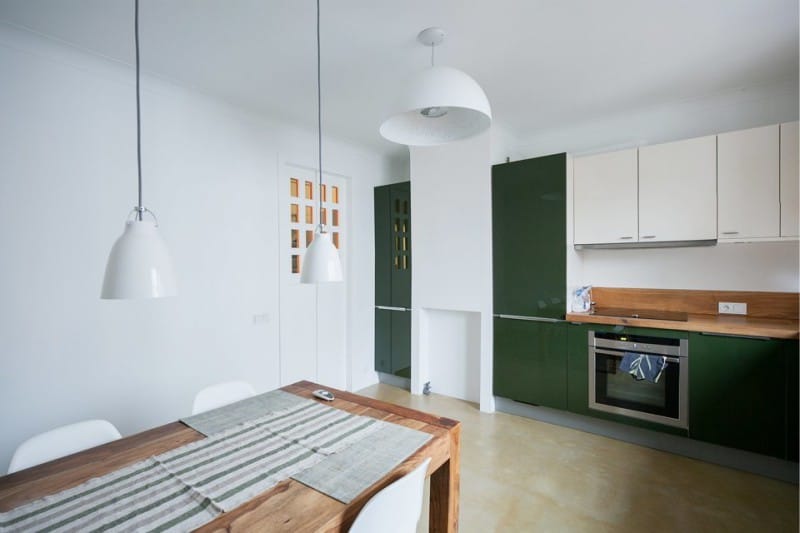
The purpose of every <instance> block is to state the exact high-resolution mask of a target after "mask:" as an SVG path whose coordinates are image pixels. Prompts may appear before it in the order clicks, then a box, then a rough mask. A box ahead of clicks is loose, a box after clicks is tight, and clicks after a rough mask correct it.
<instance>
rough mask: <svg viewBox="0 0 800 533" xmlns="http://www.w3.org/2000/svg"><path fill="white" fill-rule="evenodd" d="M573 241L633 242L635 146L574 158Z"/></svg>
mask: <svg viewBox="0 0 800 533" xmlns="http://www.w3.org/2000/svg"><path fill="white" fill-rule="evenodd" d="M573 175H574V204H573V206H574V209H575V211H574V220H575V244H603V243H613V242H636V231H637V212H636V209H637V205H636V195H637V180H636V149H631V150H621V151H619V152H610V153H607V154H598V155H590V156H584V157H576V158H575V160H574V163H573Z"/></svg>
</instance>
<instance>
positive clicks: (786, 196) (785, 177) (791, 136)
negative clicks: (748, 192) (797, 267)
mask: <svg viewBox="0 0 800 533" xmlns="http://www.w3.org/2000/svg"><path fill="white" fill-rule="evenodd" d="M797 125H798V123H797V122H790V123H788V124H781V182H780V183H781V237H797V236H798V234H800V228H798V226H800V220H798V195H800V168H799V167H798V142H800V140H799V139H798V128H797Z"/></svg>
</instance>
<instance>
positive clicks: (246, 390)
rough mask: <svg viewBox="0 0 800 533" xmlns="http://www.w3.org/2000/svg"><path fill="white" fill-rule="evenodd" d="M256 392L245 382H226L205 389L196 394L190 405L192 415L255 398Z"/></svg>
mask: <svg viewBox="0 0 800 533" xmlns="http://www.w3.org/2000/svg"><path fill="white" fill-rule="evenodd" d="M255 394H256V391H255V389H254V388H253V386H252V385H250V384H249V383H247V382H246V381H227V382H225V383H217V384H216V385H211V386H210V387H206V388H205V389H203V390H201V391H200V392H198V393H197V395H196V396H195V397H194V404H193V405H192V414H193V415H196V414H197V413H202V412H205V411H210V410H211V409H216V408H217V407H222V406H223V405H228V404H229V403H233V402H238V401H239V400H244V399H245V398H249V397H250V396H255Z"/></svg>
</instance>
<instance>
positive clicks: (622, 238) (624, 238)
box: [620, 237, 633, 241]
mask: <svg viewBox="0 0 800 533" xmlns="http://www.w3.org/2000/svg"><path fill="white" fill-rule="evenodd" d="M627 239H633V237H620V240H622V241H624V240H627Z"/></svg>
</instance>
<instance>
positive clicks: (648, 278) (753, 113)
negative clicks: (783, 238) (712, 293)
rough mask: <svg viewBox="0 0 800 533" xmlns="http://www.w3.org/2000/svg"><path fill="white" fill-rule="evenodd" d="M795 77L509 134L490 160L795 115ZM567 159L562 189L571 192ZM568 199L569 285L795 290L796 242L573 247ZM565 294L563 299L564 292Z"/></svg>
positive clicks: (673, 136) (649, 140)
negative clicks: (515, 136) (520, 135)
mask: <svg viewBox="0 0 800 533" xmlns="http://www.w3.org/2000/svg"><path fill="white" fill-rule="evenodd" d="M797 116H798V83H797V80H796V79H794V80H786V81H782V82H778V83H771V84H764V85H761V86H757V87H749V88H741V89H738V90H735V91H730V92H727V93H721V94H716V95H709V96H707V97H703V98H696V99H691V100H683V101H679V102H674V103H670V104H667V105H664V106H661V107H658V108H654V109H646V110H642V111H641V112H639V113H632V114H627V115H622V116H611V117H607V118H606V119H604V120H598V121H594V122H591V123H584V124H574V125H565V126H564V127H562V128H558V129H555V130H549V131H543V132H536V133H535V134H531V135H528V136H525V137H524V140H519V139H518V140H517V141H515V142H512V141H508V139H506V142H505V143H504V145H503V146H501V147H498V149H497V150H493V153H492V158H493V160H494V161H495V162H502V161H505V157H506V156H510V157H511V159H512V160H517V159H525V158H529V157H536V156H539V155H545V154H549V153H556V152H568V153H570V154H573V155H574V154H585V153H592V152H603V151H610V150H615V149H622V148H625V147H633V146H642V145H647V144H656V143H659V142H667V141H672V140H677V139H684V138H690V137H695V136H700V135H709V134H714V133H720V132H724V131H731V130H736V129H744V128H749V127H754V126H760V125H765V124H775V123H779V122H788V121H793V120H797ZM571 191H572V170H571V160H570V164H569V166H568V185H567V193H568V197H569V198H571V197H572V192H571ZM572 216H573V213H572V202H568V203H567V226H568V227H567V233H568V244H569V247H568V252H567V276H568V277H567V290H568V292H569V291H571V290H573V289H574V288H575V287H579V286H581V285H597V286H606V287H609V286H610V287H648V288H664V289H708V290H711V289H719V290H753V291H789V292H797V291H798V290H799V287H798V277H799V276H798V269H799V268H800V267H799V266H798V243H797V242H776V243H741V244H722V245H718V246H715V247H703V248H668V249H647V250H642V249H640V250H582V251H574V250H573V249H572V244H573V235H572V231H573V230H572ZM568 301H569V300H568Z"/></svg>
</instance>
